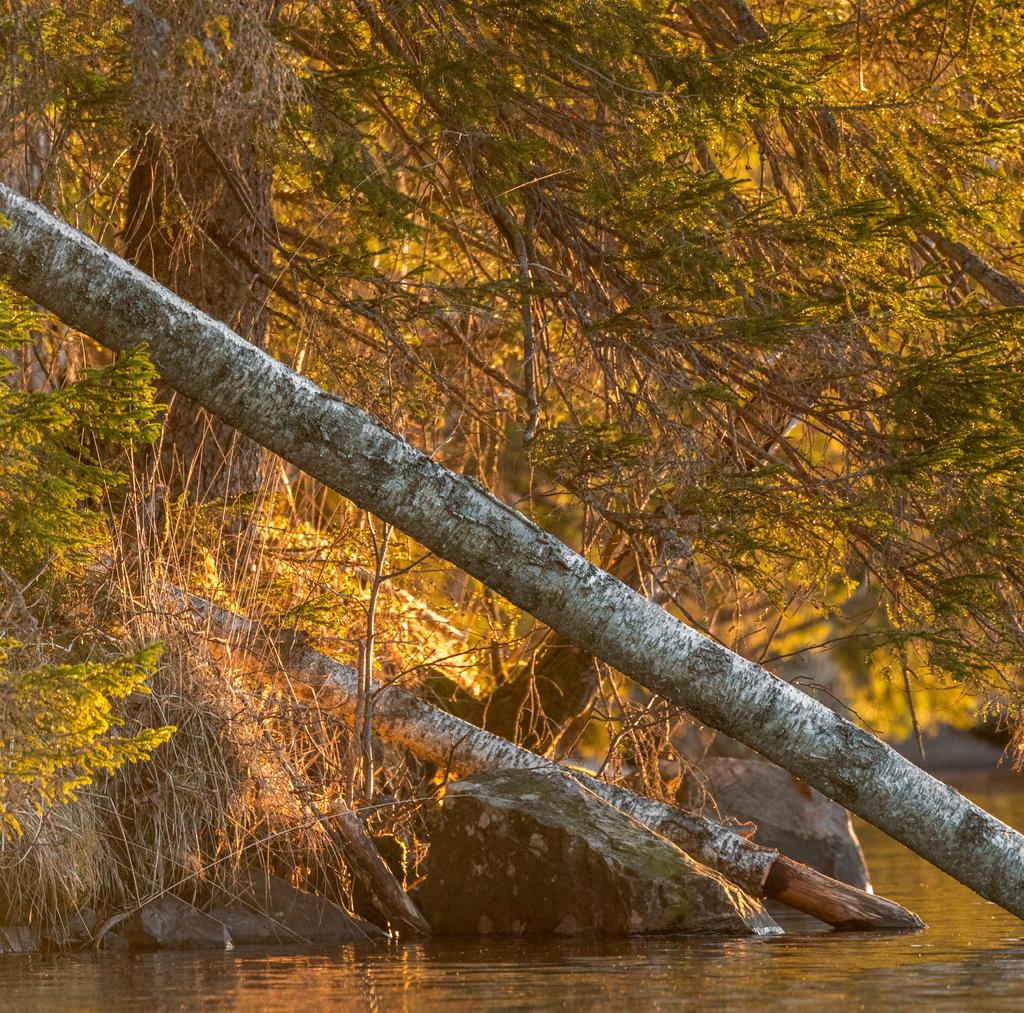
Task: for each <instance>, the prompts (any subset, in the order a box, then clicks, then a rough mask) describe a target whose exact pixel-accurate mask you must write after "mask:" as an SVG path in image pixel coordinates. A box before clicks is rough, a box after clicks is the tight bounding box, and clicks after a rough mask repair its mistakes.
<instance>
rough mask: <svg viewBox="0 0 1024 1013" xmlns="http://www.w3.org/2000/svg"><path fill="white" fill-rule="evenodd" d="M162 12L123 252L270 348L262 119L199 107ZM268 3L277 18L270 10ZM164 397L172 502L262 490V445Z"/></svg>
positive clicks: (139, 102)
mask: <svg viewBox="0 0 1024 1013" xmlns="http://www.w3.org/2000/svg"><path fill="white" fill-rule="evenodd" d="M154 6H156V5H146V4H141V5H136V8H135V10H134V13H133V18H132V25H133V32H134V35H135V38H134V40H133V41H134V47H133V49H134V76H135V78H136V91H137V92H138V93H139V94H138V95H137V97H136V101H135V115H136V120H137V128H138V130H139V133H140V141H139V143H138V145H137V149H136V152H135V162H134V166H133V168H132V172H131V176H130V178H129V183H128V197H127V208H126V215H125V226H124V233H123V236H124V252H125V256H126V257H127V258H128V260H130V261H131V262H132V263H133V264H135V265H136V266H138V267H139V268H140V269H141V270H143V271H145V272H146V273H147V274H149V275H152V277H154V278H156V279H157V280H158V281H159V282H160V283H161V284H163V285H166V286H167V287H168V288H169V289H171V290H172V291H174V292H177V293H178V295H180V296H181V297H182V298H183V299H186V300H187V301H188V302H190V303H192V304H194V305H196V306H198V307H200V309H202V310H204V311H205V312H206V313H209V314H210V316H212V317H214V318H215V319H216V320H221V321H223V322H224V323H226V324H227V325H228V326H229V327H230V328H231V329H232V330H234V331H235V332H236V333H238V334H240V335H241V336H242V337H243V338H245V339H246V340H247V341H250V342H252V343H253V344H254V345H256V346H257V347H259V348H264V347H266V341H267V321H268V315H267V294H268V293H267V287H266V279H267V277H268V276H269V274H270V269H271V237H272V235H273V233H272V224H273V215H272V209H271V190H270V188H271V176H272V174H271V171H270V170H269V169H267V168H266V165H265V160H261V159H260V157H259V152H258V137H257V134H258V130H259V125H258V121H256V120H252V119H250V120H247V121H244V122H241V123H239V122H238V121H237V120H235V119H233V118H232V117H230V116H227V122H226V123H224V124H222V125H218V124H217V123H216V122H215V121H214V122H208V121H207V120H206V118H205V117H204V116H202V114H201V111H200V110H196V109H194V108H190V106H189V103H188V102H187V100H186V99H185V98H184V97H183V96H185V95H187V93H188V82H187V69H186V70H183V69H182V68H181V67H180V66H179V64H180V63H181V61H182V59H183V57H182V56H181V55H179V54H177V53H175V51H174V50H175V48H176V47H177V46H179V44H180V43H179V41H178V40H176V37H175V35H174V30H173V28H172V26H170V25H169V24H168V21H167V20H166V19H165V18H163V17H161V12H160V11H158V10H154V9H153V7H154ZM199 6H201V5H199ZM263 6H265V7H267V11H266V12H265V15H266V16H269V7H270V5H268V4H265V3H264V5H263ZM164 13H168V12H164ZM211 72H212V71H211ZM169 110H173V111H170V112H169ZM161 397H162V399H163V400H164V401H167V402H169V407H168V410H167V415H166V418H165V420H164V426H163V433H162V436H161V439H160V443H159V445H158V455H159V474H158V480H159V481H160V482H162V483H163V484H164V485H165V486H166V487H167V490H168V492H169V494H170V495H172V496H175V495H178V494H179V493H182V492H185V491H187V492H188V494H189V496H190V497H191V498H192V499H194V500H197V501H200V502H202V501H205V500H211V499H220V498H223V497H227V496H237V495H240V494H242V493H246V492H251V491H253V490H254V489H255V487H256V485H257V483H258V481H259V472H260V462H261V458H262V450H261V448H260V446H259V445H258V444H257V443H255V442H254V441H252V440H250V439H247V438H245V437H244V436H242V435H241V434H239V433H238V432H237V431H236V430H234V429H233V428H232V427H231V426H228V425H225V424H224V423H223V422H221V421H220V420H218V419H217V418H216V417H215V416H213V415H210V414H209V413H208V412H206V411H204V410H203V409H202V408H201V407H200V406H199V405H197V404H195V403H194V402H193V401H191V400H189V399H188V398H187V397H184V396H183V395H181V394H179V393H175V392H174V391H172V390H166V391H162V392H161Z"/></svg>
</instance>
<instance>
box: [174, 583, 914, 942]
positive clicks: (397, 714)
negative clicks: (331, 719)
mask: <svg viewBox="0 0 1024 1013" xmlns="http://www.w3.org/2000/svg"><path fill="white" fill-rule="evenodd" d="M166 595H167V597H168V599H170V600H171V601H173V602H175V603H176V604H177V607H178V608H179V609H182V610H184V611H185V612H187V613H189V614H190V615H191V617H192V618H193V620H195V621H197V622H198V623H199V624H200V626H201V627H202V628H203V630H204V632H205V634H206V635H208V636H213V637H216V638H220V639H223V640H225V641H226V642H228V643H229V644H232V645H234V646H236V647H240V648H242V649H243V650H245V651H247V652H250V653H252V654H254V655H257V656H266V655H267V653H268V649H269V651H270V652H271V653H272V654H274V655H275V656H276V657H275V659H274V660H275V662H276V663H277V664H279V665H280V666H281V667H282V668H283V669H284V670H286V671H287V673H288V676H289V678H290V681H291V684H292V685H293V686H295V684H296V683H298V684H300V685H301V686H303V687H304V688H305V690H306V691H307V692H308V693H310V694H311V695H312V697H313V698H314V699H315V700H316V702H317V704H318V705H319V706H321V707H323V708H324V709H325V710H330V711H331V712H333V713H335V714H337V715H339V716H340V717H341V718H343V719H344V720H345V721H347V722H349V723H351V722H352V721H354V720H355V711H356V699H357V696H358V685H359V677H358V674H357V672H356V671H355V669H352V668H349V667H348V666H346V665H342V664H341V663H340V662H337V661H335V660H334V659H333V658H329V657H327V655H325V654H321V653H320V652H319V651H316V650H312V649H310V648H309V646H308V644H307V643H306V641H305V638H304V637H302V636H301V635H300V636H296V635H294V634H290V633H287V632H284V631H271V630H267V629H265V628H264V627H262V626H261V625H260V624H259V623H257V622H255V621H253V620H250V619H246V618H244V617H242V616H239V615H236V614H235V613H233V612H229V611H228V610H226V609H223V608H220V607H219V606H217V605H213V604H212V603H210V602H208V601H206V600H204V599H202V598H198V597H196V596H195V595H189V594H186V593H184V592H182V591H180V590H178V589H176V588H171V589H167V591H166ZM372 692H373V695H374V718H373V721H374V734H376V735H378V736H379V737H380V738H382V739H386V740H388V741H389V742H392V743H394V744H395V745H399V746H402V747H403V748H405V749H408V750H409V751H410V752H411V753H413V754H415V755H416V756H419V757H420V758H422V759H425V760H427V761H429V762H431V763H435V764H437V765H438V766H439V767H441V768H442V769H445V770H448V771H450V772H452V773H454V774H459V775H469V774H480V773H490V772H500V771H503V770H509V769H528V770H539V771H545V772H557V773H559V774H561V775H563V776H565V775H571V776H573V777H575V778H577V779H578V780H579V781H581V782H582V783H583V784H584V785H585V786H586V787H587V788H589V789H590V790H591V791H593V792H594V793H595V794H597V795H599V796H600V797H602V798H604V799H605V800H606V801H608V802H610V803H611V804H612V805H614V806H615V807H616V808H617V809H619V810H621V811H622V812H624V813H626V814H627V815H629V816H632V817H633V818H634V819H635V820H637V821H638V822H640V823H642V824H644V825H645V826H647V827H648V828H649V829H651V830H654V831H655V832H656V833H658V834H660V835H661V836H662V837H665V838H667V839H668V840H669V841H671V842H672V843H673V844H675V845H676V846H677V847H679V848H680V849H682V850H683V851H685V852H686V853H687V854H688V855H690V856H691V857H692V858H694V859H696V860H697V861H698V862H700V863H702V864H703V865H706V866H707V867H708V868H711V869H713V870H715V871H716V872H718V873H719V874H720V875H722V876H723V877H725V878H726V879H728V880H729V881H730V882H732V883H734V884H735V885H736V886H738V887H740V888H741V889H743V890H745V891H746V892H747V893H749V894H750V895H751V896H752V897H757V898H769V899H772V900H776V901H779V902H781V903H783V904H785V905H787V906H789V907H792V908H794V909H796V910H798V911H802V912H804V913H805V914H809V915H812V916H813V917H815V918H818V919H820V920H821V921H824V922H826V923H828V924H829V925H832V926H833V927H835V928H837V929H843V930H862V931H864V930H872V931H894V930H895V931H906V930H916V929H920V928H923V927H924V923H923V922H922V921H921V920H920V919H919V918H918V917H917V916H916V915H915V914H914V913H913V912H911V911H908V910H907V909H906V908H904V907H902V906H901V905H899V904H896V903H895V902H893V901H890V900H887V899H886V898H884V897H878V896H875V895H873V894H869V893H865V892H864V891H863V890H858V889H856V888H855V887H852V886H847V885H846V884H845V883H840V882H838V881H837V880H834V879H831V878H830V877H828V876H825V875H823V874H822V873H820V872H817V871H816V870H814V869H811V868H810V867H808V866H806V865H801V864H800V863H799V862H795V861H793V860H792V859H790V858H787V857H786V856H785V855H781V854H779V852H777V851H774V850H772V849H770V848H764V847H761V846H760V845H757V844H753V843H752V842H750V841H748V840H746V839H745V838H744V837H741V836H740V835H739V834H737V833H735V832H734V831H732V830H730V829H729V828H728V827H725V826H722V825H721V824H718V823H715V822H714V821H712V820H709V819H706V818H705V817H702V816H698V815H696V814H695V813H690V812H686V811H684V810H682V809H677V808H675V807H673V806H670V805H666V804H665V803H663V802H658V801H656V800H654V799H650V798H645V797H644V796H642V795H637V794H636V793H635V792H632V791H629V790H628V789H626V788H622V787H620V786H618V785H613V784H608V783H607V782H605V781H600V780H598V779H596V778H593V777H591V776H589V775H588V774H586V773H584V772H582V771H578V770H573V769H571V768H568V767H563V766H561V765H559V764H557V763H553V762H552V761H551V760H547V759H545V758H544V757H542V756H538V755H537V754H536V753H531V752H530V751H529V750H526V749H522V748H521V747H519V746H516V745H514V744H513V743H511V742H509V741H507V740H506V739H502V738H499V737H498V736H496V735H492V734H491V733H490V732H486V731H484V730H483V729H482V728H477V727H476V726H475V725H471V724H469V723H467V722H465V721H462V720H461V719H460V718H456V717H454V716H452V715H451V714H448V713H447V712H445V711H442V710H440V709H439V708H437V707H432V706H431V705H430V704H428V703H426V702H425V701H423V700H421V699H419V697H416V696H414V695H413V694H411V693H408V692H406V691H405V690H402V689H399V688H398V687H397V686H385V687H381V686H374V688H373V690H372Z"/></svg>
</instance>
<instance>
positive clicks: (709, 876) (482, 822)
mask: <svg viewBox="0 0 1024 1013" xmlns="http://www.w3.org/2000/svg"><path fill="white" fill-rule="evenodd" d="M433 823H434V825H433V830H432V833H431V838H430V851H429V853H428V855H427V875H426V879H425V881H424V882H423V884H422V885H421V886H420V887H419V888H418V889H417V890H416V891H415V893H414V895H413V899H414V900H415V901H416V903H417V904H418V905H419V907H420V910H421V911H422V912H423V914H424V915H425V916H426V918H427V921H428V922H429V923H430V926H431V928H432V929H433V931H435V932H437V933H438V934H443V935H462V934H490V933H496V934H510V935H527V934H531V933H557V934H560V935H572V936H579V935H643V934H653V933H674V932H687V933H695V932H705V933H723V934H729V935H746V934H749V933H751V932H755V931H765V930H767V931H772V930H774V929H775V928H776V927H775V925H774V922H772V921H771V919H770V918H769V917H768V915H767V914H766V913H765V912H764V909H763V908H762V906H761V905H760V904H759V903H758V902H757V901H755V900H753V899H752V898H750V897H748V896H747V895H746V894H744V893H743V892H742V891H740V890H738V889H737V888H736V887H734V886H732V885H731V884H729V883H727V882H726V881H725V880H723V879H722V878H720V877H719V876H717V875H716V874H715V873H713V872H711V871H710V870H708V869H706V868H704V867H703V866H701V865H699V864H698V863H697V862H695V861H693V860H692V859H691V858H690V857H689V856H687V855H685V854H684V853H683V852H682V851H680V850H679V849H678V848H677V847H676V846H675V845H674V844H671V843H670V842H669V841H667V840H665V839H664V838H662V837H659V836H658V835H657V834H655V833H653V832H652V831H650V830H648V829H647V828H646V827H644V826H642V825H641V824H639V823H637V822H636V821H635V820H633V819H631V818H630V817H628V816H626V815H624V814H623V813H621V812H619V810H617V809H615V808H614V807H613V806H611V805H609V804H608V803H606V802H605V801H604V800H602V799H600V798H598V797H597V796H596V795H594V794H593V793H592V792H590V791H588V790H587V789H586V788H584V787H583V786H582V785H580V784H577V783H576V782H574V781H572V780H571V779H569V778H567V777H563V776H559V775H552V774H548V773H541V772H537V771H524V770H514V771H505V772H502V773H498V774H487V775H479V776H476V777H469V778H466V779H464V780H462V781H456V782H455V783H454V784H450V785H449V786H448V788H447V790H446V793H445V795H444V798H443V799H442V800H441V802H440V804H439V806H438V809H437V811H436V813H435V814H434V820H433Z"/></svg>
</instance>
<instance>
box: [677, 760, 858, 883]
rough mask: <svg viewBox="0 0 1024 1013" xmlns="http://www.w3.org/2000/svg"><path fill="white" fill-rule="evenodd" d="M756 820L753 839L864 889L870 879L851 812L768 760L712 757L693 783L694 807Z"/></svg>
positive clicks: (737, 818)
mask: <svg viewBox="0 0 1024 1013" xmlns="http://www.w3.org/2000/svg"><path fill="white" fill-rule="evenodd" d="M711 800H713V802H714V807H716V808H717V814H718V815H721V816H724V817H729V818H731V819H734V820H737V821H739V822H740V823H753V824H755V825H756V827H757V830H756V832H755V833H754V835H753V838H752V839H753V840H754V841H755V842H756V843H757V844H763V845H764V846H765V847H768V848H775V849H776V850H777V851H781V852H782V853H783V854H784V855H787V856H789V857H790V858H794V859H796V860H797V861H798V862H803V863H804V864H805V865H809V866H811V867H812V868H814V869H817V870H818V871H819V872H823V873H825V875H826V876H831V877H832V878H833V879H838V880H840V881H841V882H843V883H849V884H850V885H851V886H856V887H858V888H859V889H861V890H864V889H866V888H867V886H868V884H869V883H870V879H869V877H868V868H867V865H866V863H865V861H864V853H863V852H862V851H861V847H860V842H859V841H858V840H857V835H856V834H855V833H854V830H853V825H852V824H851V822H850V814H849V813H848V812H847V811H846V810H845V809H844V808H843V807H842V806H840V805H837V804H836V803H835V802H833V801H831V800H830V799H827V798H826V797H825V796H824V795H822V794H821V793H820V792H818V791H815V790H814V789H813V788H811V787H810V786H809V785H806V784H804V782H803V781H800V780H799V779H797V778H795V777H794V776H793V775H792V774H790V773H789V771H787V770H783V769H782V767H778V766H776V765H775V764H774V763H769V762H768V761H767V760H747V759H734V758H726V757H708V758H707V759H706V760H704V761H703V762H702V763H701V765H700V768H699V771H698V773H697V776H696V777H695V778H693V779H692V781H691V789H690V797H689V802H690V806H691V808H695V809H700V808H701V806H702V804H703V805H704V809H705V813H707V812H708V809H711V814H715V808H713V807H712V806H711Z"/></svg>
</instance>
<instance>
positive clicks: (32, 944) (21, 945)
mask: <svg viewBox="0 0 1024 1013" xmlns="http://www.w3.org/2000/svg"><path fill="white" fill-rule="evenodd" d="M38 949H39V932H38V931H37V930H36V929H35V928H33V927H32V926H31V925H0V953H35V952H36V950H38Z"/></svg>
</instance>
